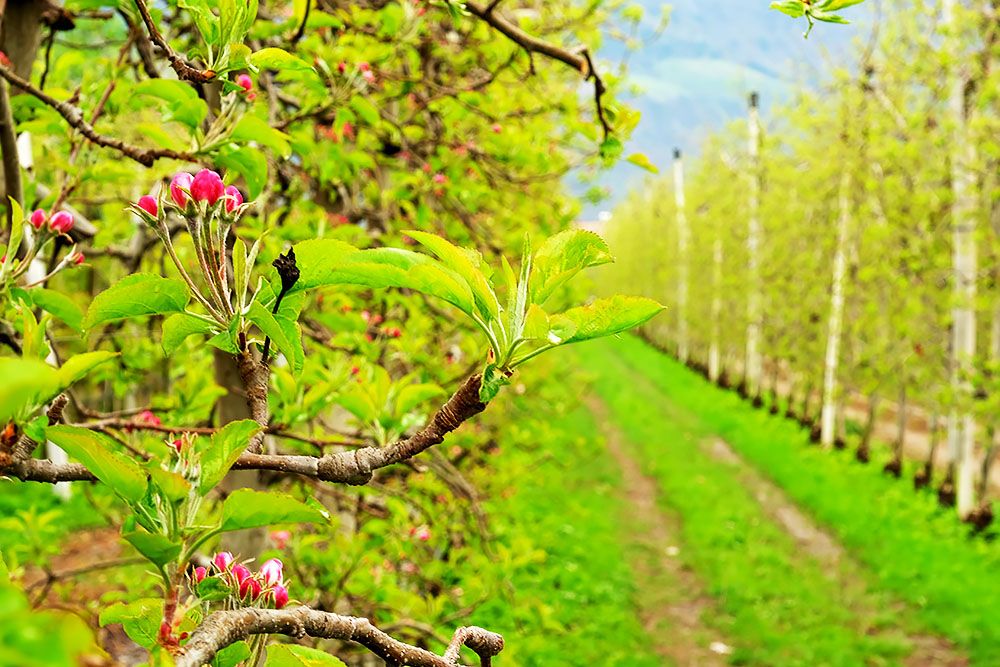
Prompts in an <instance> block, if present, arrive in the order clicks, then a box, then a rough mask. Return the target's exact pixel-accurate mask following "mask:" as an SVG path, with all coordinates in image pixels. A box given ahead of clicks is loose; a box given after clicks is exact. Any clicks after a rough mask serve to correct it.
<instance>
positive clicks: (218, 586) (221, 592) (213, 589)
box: [196, 577, 233, 601]
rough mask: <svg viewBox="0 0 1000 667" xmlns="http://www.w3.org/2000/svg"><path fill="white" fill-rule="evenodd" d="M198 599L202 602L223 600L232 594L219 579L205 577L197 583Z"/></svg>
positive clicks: (226, 585) (227, 586)
mask: <svg viewBox="0 0 1000 667" xmlns="http://www.w3.org/2000/svg"><path fill="white" fill-rule="evenodd" d="M196 592H197V593H198V597H200V598H201V599H202V600H209V601H212V600H225V599H226V598H227V597H229V596H230V595H232V594H233V591H232V589H231V588H230V587H229V585H228V584H227V583H226V582H225V581H223V580H222V579H221V578H220V577H206V578H205V579H202V580H201V581H200V582H198V587H197V591H196Z"/></svg>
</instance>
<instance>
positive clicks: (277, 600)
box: [272, 584, 288, 609]
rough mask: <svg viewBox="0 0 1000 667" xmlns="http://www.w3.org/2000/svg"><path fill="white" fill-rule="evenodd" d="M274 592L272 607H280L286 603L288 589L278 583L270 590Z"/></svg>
mask: <svg viewBox="0 0 1000 667" xmlns="http://www.w3.org/2000/svg"><path fill="white" fill-rule="evenodd" d="M272 592H273V593H274V608H275V609H281V608H283V607H284V606H285V605H286V604H288V589H287V588H285V587H284V586H282V585H281V584H278V585H277V586H275V587H274V590H273V591H272Z"/></svg>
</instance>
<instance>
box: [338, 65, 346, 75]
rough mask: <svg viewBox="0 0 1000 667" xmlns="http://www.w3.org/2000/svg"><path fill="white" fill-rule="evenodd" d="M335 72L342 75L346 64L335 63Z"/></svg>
mask: <svg viewBox="0 0 1000 667" xmlns="http://www.w3.org/2000/svg"><path fill="white" fill-rule="evenodd" d="M337 71H338V72H340V73H341V74H343V73H344V72H346V71H347V63H337Z"/></svg>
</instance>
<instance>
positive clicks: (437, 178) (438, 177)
mask: <svg viewBox="0 0 1000 667" xmlns="http://www.w3.org/2000/svg"><path fill="white" fill-rule="evenodd" d="M433 180H434V182H435V183H437V184H438V185H444V184H445V183H447V182H448V177H447V176H445V175H444V174H440V173H438V174H434V178H433Z"/></svg>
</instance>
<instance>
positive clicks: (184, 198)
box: [170, 171, 194, 208]
mask: <svg viewBox="0 0 1000 667" xmlns="http://www.w3.org/2000/svg"><path fill="white" fill-rule="evenodd" d="M192 181H194V176H192V175H191V174H189V173H187V172H186V171H182V172H180V173H179V174H176V175H175V176H174V177H173V178H172V179H171V180H170V199H171V200H173V202H174V203H175V204H176V205H177V206H178V207H179V208H186V207H187V205H188V202H189V201H191V198H190V197H189V196H188V192H190V191H191V183H192Z"/></svg>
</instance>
